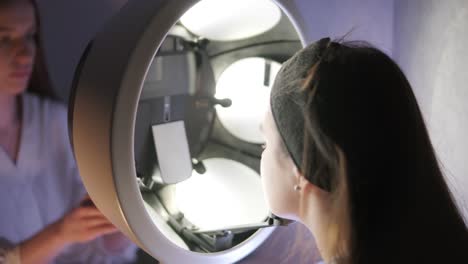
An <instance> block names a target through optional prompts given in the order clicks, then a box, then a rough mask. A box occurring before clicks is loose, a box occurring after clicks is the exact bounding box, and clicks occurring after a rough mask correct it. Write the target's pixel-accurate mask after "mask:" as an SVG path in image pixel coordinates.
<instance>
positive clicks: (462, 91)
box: [393, 0, 468, 218]
mask: <svg viewBox="0 0 468 264" xmlns="http://www.w3.org/2000/svg"><path fill="white" fill-rule="evenodd" d="M466 47H468V2H467V1H465V0H449V1H439V0H412V1H405V0H396V1H395V27H394V45H393V53H394V58H395V59H396V60H397V62H398V63H399V64H400V66H401V67H402V68H403V70H404V71H405V73H406V74H407V76H408V78H409V80H410V82H411V84H412V85H413V89H414V92H415V94H416V97H417V99H418V102H419V104H420V106H421V108H422V110H423V114H424V116H425V119H426V122H427V125H428V128H429V132H430V134H431V138H432V141H433V144H434V146H435V148H436V151H437V154H438V156H439V158H440V162H441V164H442V166H443V167H444V172H445V174H446V178H447V180H448V182H449V184H450V187H451V188H452V191H453V192H454V194H455V196H456V198H457V199H458V202H459V205H460V206H461V207H464V208H463V210H464V214H465V218H468V209H467V207H466V206H467V203H468V139H467V136H466V135H468V104H467V102H468V50H467V49H466Z"/></svg>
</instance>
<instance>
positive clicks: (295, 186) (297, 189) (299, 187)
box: [294, 184, 301, 192]
mask: <svg viewBox="0 0 468 264" xmlns="http://www.w3.org/2000/svg"><path fill="white" fill-rule="evenodd" d="M294 190H295V191H296V192H298V191H300V190H301V186H299V185H297V184H296V185H294Z"/></svg>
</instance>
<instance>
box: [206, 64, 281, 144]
mask: <svg viewBox="0 0 468 264" xmlns="http://www.w3.org/2000/svg"><path fill="white" fill-rule="evenodd" d="M266 62H267V60H266V59H264V58H246V59H242V60H239V61H236V62H234V63H233V64H231V65H230V66H229V67H228V68H227V69H226V70H225V71H224V72H223V73H222V74H221V76H220V78H219V80H218V82H217V84H216V94H215V96H216V98H218V99H223V98H229V99H231V100H232V105H231V106H230V107H227V108H223V107H221V106H216V111H217V114H218V117H219V120H220V121H221V123H222V124H223V126H224V127H225V128H226V129H227V130H228V131H229V132H230V133H231V134H233V135H234V136H236V137H237V138H239V139H241V140H244V141H247V142H250V143H255V144H262V143H264V139H263V136H262V133H261V131H260V124H261V123H262V121H263V117H264V115H265V111H266V110H265V109H267V108H268V104H269V98H270V91H271V86H272V85H273V82H274V80H275V77H276V74H277V73H278V71H279V69H280V67H281V64H279V63H277V62H273V61H269V62H270V63H271V68H270V72H269V76H267V78H269V84H268V86H265V75H264V73H265V63H266Z"/></svg>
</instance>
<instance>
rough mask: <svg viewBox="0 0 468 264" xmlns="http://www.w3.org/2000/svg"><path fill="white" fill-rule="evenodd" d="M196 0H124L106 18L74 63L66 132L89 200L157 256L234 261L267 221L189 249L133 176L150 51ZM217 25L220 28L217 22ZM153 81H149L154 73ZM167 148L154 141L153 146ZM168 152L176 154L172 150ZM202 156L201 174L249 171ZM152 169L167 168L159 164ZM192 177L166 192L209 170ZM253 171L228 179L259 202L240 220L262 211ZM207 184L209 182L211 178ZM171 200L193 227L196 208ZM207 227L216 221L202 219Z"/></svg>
mask: <svg viewBox="0 0 468 264" xmlns="http://www.w3.org/2000/svg"><path fill="white" fill-rule="evenodd" d="M196 2H197V1H195V0H183V1H182V0H181V1H171V0H152V1H148V0H131V1H129V2H128V3H127V4H126V5H125V6H124V7H123V8H122V9H121V10H120V11H119V13H118V14H117V15H116V16H115V17H113V18H112V20H111V21H109V23H108V24H107V26H106V27H105V28H104V29H103V30H102V31H101V32H100V33H99V34H98V35H97V36H96V37H95V39H94V40H93V42H92V43H91V44H90V45H89V47H88V49H87V51H86V52H85V55H84V56H83V58H82V61H81V63H80V65H79V67H78V70H77V73H76V76H75V90H74V91H73V95H72V101H71V105H70V117H71V119H70V124H71V127H70V130H71V133H70V134H71V137H72V144H73V149H74V153H75V157H76V160H77V164H78V167H79V171H80V175H81V178H82V180H83V183H84V185H85V187H86V189H87V191H88V193H89V195H90V196H91V197H92V199H93V201H94V203H95V205H96V206H97V207H98V208H99V209H100V210H101V211H102V212H103V213H104V214H105V215H106V216H107V217H108V218H109V219H110V220H111V221H112V223H113V224H114V225H116V226H117V227H118V228H119V229H120V230H121V231H122V232H123V233H124V234H125V235H126V236H127V237H129V238H130V239H132V240H133V241H134V242H135V243H136V244H137V245H138V246H139V247H140V248H142V249H143V250H145V251H146V252H148V253H149V254H151V255H152V256H153V257H155V258H156V259H158V260H159V261H160V262H162V263H193V264H198V263H203V264H210V263H234V262H237V261H239V260H240V259H242V258H244V257H245V256H247V255H248V254H249V253H251V252H252V251H253V250H254V249H255V248H257V247H258V246H259V245H260V244H262V243H263V242H264V241H265V239H266V238H267V237H268V236H269V235H270V234H271V232H272V228H264V229H262V228H260V229H258V230H257V231H255V232H254V233H252V235H249V236H248V237H247V238H245V239H244V240H242V241H241V242H239V243H237V244H236V245H235V246H233V247H229V248H223V249H222V250H219V251H213V252H209V253H203V252H200V251H194V250H192V249H191V248H190V245H188V244H187V243H186V241H185V240H184V239H181V236H180V232H185V231H186V229H183V230H177V228H176V227H174V225H173V223H172V222H171V221H169V220H168V219H169V218H168V214H169V213H168V212H170V211H171V209H170V208H167V207H166V208H165V205H164V204H162V203H160V201H159V200H158V197H156V196H155V195H153V194H152V193H151V190H150V189H148V188H146V187H147V186H144V184H143V183H142V181H141V180H140V179H139V178H138V177H137V176H138V175H137V169H136V164H135V160H136V159H135V149H134V147H135V145H134V143H135V124H136V123H137V122H136V120H137V112H138V107H139V102H140V99H141V98H143V97H150V96H153V94H151V93H146V94H145V92H143V87H144V86H145V80H146V79H147V75H148V73H149V72H153V71H154V72H158V64H156V66H154V65H153V58H155V55H156V53H157V52H158V49H159V48H160V47H161V45H162V44H163V41H164V40H165V38H166V35H167V33H168V32H169V31H170V30H171V28H172V27H173V25H174V24H175V23H176V22H177V21H178V20H179V18H180V17H181V15H183V14H184V12H185V11H187V10H188V9H189V8H190V7H191V6H193V5H194V4H195V3H196ZM232 2H237V1H234V0H233V1H232ZM249 2H251V3H252V4H253V3H256V2H257V1H249ZM259 2H260V1H259ZM249 5H250V3H249ZM249 8H250V7H249ZM283 9H284V8H283ZM284 10H285V9H284ZM285 11H287V10H285ZM217 27H220V28H222V26H220V25H217ZM299 32H300V31H299ZM174 43H175V45H173V46H174V47H177V46H178V44H177V43H176V42H174ZM186 59H187V63H189V62H190V61H191V59H190V58H189V57H186ZM161 63H164V62H161ZM152 65H153V66H154V68H151V66H152ZM150 68H151V69H150ZM155 76H157V74H156V75H155ZM154 81H155V82H157V81H158V80H157V78H155V80H154ZM156 92H158V91H156ZM163 102H164V105H166V103H168V102H166V97H164V101H163ZM165 118H166V117H165ZM183 124H184V122H183V121H180V122H178V123H177V124H176V125H177V126H178V127H179V128H180V127H182V128H183ZM170 129H174V128H173V127H171V128H170ZM174 131H179V130H174ZM153 132H154V135H157V134H158V133H160V132H161V131H158V129H157V128H155V129H154V131H153ZM163 132H164V131H163ZM173 136H174V135H173ZM162 141H164V140H162ZM162 143H164V142H162ZM163 145H164V144H163ZM167 147H168V146H162V147H161V149H164V148H166V149H167ZM169 147H171V146H170V145H169ZM163 154H171V155H173V154H174V153H163ZM176 154H177V153H176ZM162 156H164V157H166V155H162ZM168 156H169V157H170V155H168ZM187 156H190V155H187ZM172 157H173V158H172V159H174V160H176V161H177V159H178V157H179V156H178V155H175V156H172ZM203 163H204V167H205V169H206V172H207V173H215V174H216V173H219V172H217V170H219V169H220V168H226V167H230V168H231V169H232V172H233V173H235V171H236V170H237V171H240V173H241V174H242V175H244V176H246V177H247V176H248V175H250V174H255V172H253V171H252V170H251V169H249V168H247V167H245V166H243V165H242V164H239V163H236V162H234V161H231V160H223V159H220V158H209V159H206V160H204V161H203ZM173 167H177V166H173ZM160 169H161V170H163V169H164V170H173V169H174V168H167V167H164V168H163V166H161V168H160ZM175 169H176V170H177V169H178V168H175ZM190 169H191V166H190ZM201 171H202V170H201ZM200 174H203V173H202V172H201V173H200ZM199 176H207V175H198V176H197V174H196V173H193V175H192V178H189V179H188V180H186V181H183V182H181V183H179V184H171V185H168V190H166V191H167V192H169V193H170V192H171V191H175V192H179V194H180V192H183V193H185V194H186V192H187V190H188V189H190V188H192V187H188V186H189V185H190V184H192V185H193V184H195V185H196V184H205V185H206V184H207V183H206V182H203V181H204V180H207V179H210V177H211V179H213V175H211V176H209V175H208V176H209V177H206V178H207V179H203V178H202V177H199ZM225 176H227V174H226V175H225ZM256 177H257V178H255V176H251V177H250V176H249V177H247V178H246V179H244V180H243V181H242V182H244V184H245V185H236V184H240V183H238V182H236V183H232V185H233V187H234V189H239V190H242V189H243V188H248V189H249V190H250V191H249V192H248V193H249V195H250V196H247V197H246V199H253V200H255V201H256V202H258V203H259V204H258V205H255V206H256V208H260V209H259V210H258V212H253V213H252V212H251V213H246V214H247V215H250V217H252V218H249V219H242V220H241V221H240V223H242V221H247V222H250V221H256V220H257V219H259V220H260V219H261V218H262V216H264V215H265V213H266V209H265V206H264V204H262V203H263V202H264V201H263V200H262V199H261V198H259V197H257V196H258V194H259V193H260V191H261V190H260V187H259V186H260V184H258V181H259V178H258V175H257V176H256ZM178 180H179V179H176V180H175V181H174V182H176V181H178ZM213 183H214V184H216V182H215V181H213ZM234 185H236V186H234ZM171 186H172V187H171ZM218 188H221V186H218ZM192 189H193V188H192ZM224 195H226V193H224ZM177 199H179V200H178V201H177V203H184V199H185V202H187V197H184V195H177ZM226 199H227V198H226ZM228 200H229V199H228ZM203 202H204V201H203V200H200V203H203ZM230 202H231V204H230V205H231V206H238V204H236V202H235V201H234V200H232V199H231V201H230ZM226 203H227V200H226ZM244 203H245V201H244ZM178 206H179V207H180V209H181V211H183V210H185V213H186V214H187V218H188V219H189V220H191V221H192V222H196V223H197V225H198V226H199V227H200V228H203V227H204V226H203V223H201V222H197V221H199V219H197V216H196V212H195V213H194V212H190V208H189V207H184V205H183V204H179V205H178ZM246 206H249V205H246ZM248 209H249V208H240V209H238V210H237V211H235V212H237V213H238V214H242V215H243V214H244V212H245V210H248ZM221 221H226V220H225V219H224V220H223V219H221ZM236 223H238V222H236ZM225 224H228V225H229V224H230V223H225ZM207 227H209V228H213V227H215V228H216V227H217V226H216V225H212V224H209V225H207ZM194 233H196V231H194Z"/></svg>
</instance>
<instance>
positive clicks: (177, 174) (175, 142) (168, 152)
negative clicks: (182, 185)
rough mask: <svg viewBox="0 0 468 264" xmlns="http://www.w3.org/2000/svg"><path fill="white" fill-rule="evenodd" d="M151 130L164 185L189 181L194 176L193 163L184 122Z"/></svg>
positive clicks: (161, 125)
mask: <svg viewBox="0 0 468 264" xmlns="http://www.w3.org/2000/svg"><path fill="white" fill-rule="evenodd" d="M151 128H152V132H153V140H154V146H155V148H156V154H157V157H158V163H159V169H160V171H161V178H162V180H163V181H164V183H167V184H173V183H178V182H181V181H183V180H186V179H188V178H189V177H190V176H191V175H192V161H191V157H190V149H189V144H188V140H187V134H186V132H185V125H184V121H175V122H170V123H165V124H159V125H154V126H152V127H151Z"/></svg>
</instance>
